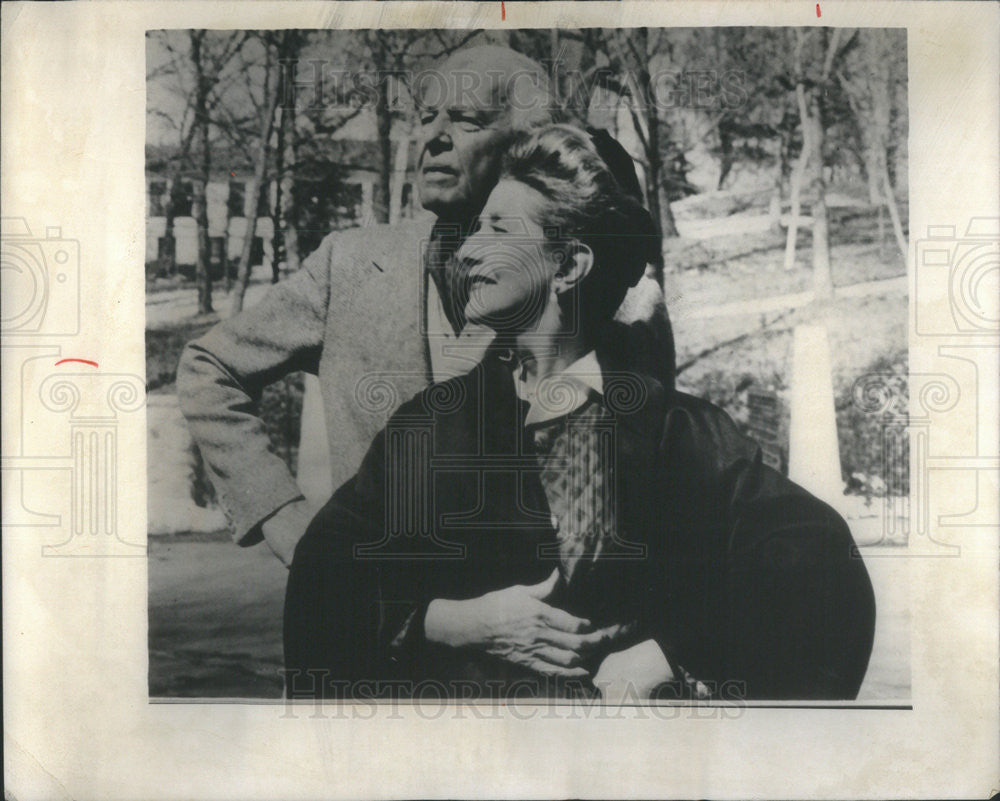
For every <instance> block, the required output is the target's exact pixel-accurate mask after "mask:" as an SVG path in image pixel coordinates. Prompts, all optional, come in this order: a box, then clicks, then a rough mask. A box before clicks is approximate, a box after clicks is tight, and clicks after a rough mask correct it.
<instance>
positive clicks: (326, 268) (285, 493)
mask: <svg viewBox="0 0 1000 801" xmlns="http://www.w3.org/2000/svg"><path fill="white" fill-rule="evenodd" d="M431 229H432V223H431V222H430V221H429V220H413V221H406V222H403V223H400V224H396V225H378V226H373V227H370V228H360V229H354V230H349V231H343V232H336V233H333V234H330V235H329V236H327V237H326V238H325V239H324V240H323V242H322V244H321V245H320V247H319V248H318V249H317V250H316V251H315V252H313V253H312V254H311V255H310V256H309V257H308V258H307V259H306V260H305V261H304V262H303V266H302V268H301V269H300V270H299V271H298V272H297V273H295V274H294V275H292V276H290V277H288V278H287V279H286V280H284V281H282V282H280V283H278V284H276V285H275V286H274V287H272V288H271V289H270V290H269V292H268V293H267V295H266V297H265V298H264V299H263V300H262V301H261V302H260V303H259V304H257V305H256V306H253V307H252V308H249V309H246V310H245V311H243V312H242V313H240V314H238V315H236V316H234V317H232V318H230V319H228V320H224V321H222V322H220V323H219V324H218V325H216V326H215V327H214V328H212V329H211V330H210V331H209V332H207V333H206V334H205V335H204V336H202V337H201V338H200V339H198V340H196V341H194V342H192V343H190V344H189V345H188V346H187V347H186V349H185V350H184V353H183V354H182V356H181V360H180V365H179V366H178V371H177V392H178V396H179V399H180V405H181V410H182V411H183V413H184V415H185V417H186V418H187V420H188V424H189V426H190V429H191V433H192V435H193V437H194V439H195V441H196V442H197V444H198V446H199V448H200V449H201V454H202V457H203V459H204V461H205V464H206V466H207V469H208V472H209V474H210V476H211V477H212V481H213V484H214V485H215V488H216V491H217V494H218V498H219V502H220V505H221V507H222V509H223V511H224V512H225V513H226V516H227V518H228V519H229V521H230V525H231V528H232V530H233V534H234V537H235V539H236V540H237V542H240V543H241V544H244V545H249V544H253V543H255V542H259V541H260V539H261V532H260V523H261V522H262V521H263V520H265V519H266V518H267V517H269V516H270V515H271V514H273V513H274V512H275V511H277V510H278V509H280V508H281V507H282V506H284V505H285V504H287V503H289V502H290V501H292V500H294V499H296V498H298V497H301V490H300V489H299V487H298V486H297V484H296V482H295V479H294V477H293V476H292V475H291V473H290V472H289V470H288V468H287V467H286V465H285V463H284V462H283V461H282V460H281V459H280V458H279V457H278V456H277V455H275V454H274V453H271V452H270V450H269V448H268V437H267V434H266V432H265V427H264V423H263V421H262V420H261V418H260V416H259V413H258V409H257V402H258V400H259V397H260V394H261V392H262V391H263V389H264V387H265V386H266V385H268V384H269V383H272V382H274V381H276V380H277V379H279V378H281V377H282V376H284V375H287V374H288V373H291V372H294V371H297V370H303V371H306V372H309V373H313V374H315V375H317V376H318V378H319V384H320V388H321V395H322V401H323V408H324V413H325V418H326V430H327V434H328V438H329V447H330V453H331V466H332V479H333V486H334V487H337V486H339V485H340V484H341V483H343V482H344V481H346V480H347V479H348V478H349V477H350V476H351V475H353V473H354V472H355V471H356V470H357V468H358V465H359V464H360V463H361V459H362V457H363V456H364V454H365V451H366V450H367V449H368V446H369V444H370V443H371V440H372V438H373V437H374V436H375V434H376V433H377V432H378V431H379V429H380V428H381V427H382V426H383V425H384V424H385V422H386V419H387V417H388V415H389V414H391V413H392V412H393V411H395V409H396V408H397V407H398V406H399V404H400V403H402V402H403V401H404V400H406V399H407V398H409V397H411V396H413V395H414V394H415V393H417V392H419V391H420V390H421V389H422V388H424V387H425V386H427V385H428V384H429V383H430V381H431V379H432V375H431V368H430V360H429V351H428V349H429V348H431V347H442V345H443V343H442V342H440V341H438V342H435V341H429V339H428V336H427V331H426V325H425V320H424V317H425V315H424V311H425V297H426V295H425V293H426V291H427V274H426V270H425V269H424V261H423V255H424V252H425V250H426V247H427V244H428V241H429V237H430V235H431ZM618 319H619V320H620V321H621V325H622V326H623V327H624V328H625V329H627V331H628V332H629V333H630V334H631V335H632V338H633V339H632V345H631V347H632V348H633V350H634V351H635V352H636V354H638V355H639V356H637V357H641V358H644V359H645V361H646V362H647V363H648V364H650V365H652V366H654V367H658V368H659V369H660V370H661V371H662V372H663V373H664V374H665V375H670V374H671V373H672V369H673V341H672V337H671V334H670V330H669V322H668V320H667V316H666V309H665V307H664V304H663V297H662V293H661V292H660V290H659V288H658V286H657V285H656V283H655V281H653V280H652V279H650V278H644V279H642V281H641V282H640V284H639V285H638V286H637V287H635V288H633V289H632V290H630V292H629V295H628V296H627V297H626V299H625V302H624V303H623V304H622V307H621V309H620V310H619V314H618ZM479 356H481V354H478V355H477V356H476V358H477V359H478V358H479Z"/></svg>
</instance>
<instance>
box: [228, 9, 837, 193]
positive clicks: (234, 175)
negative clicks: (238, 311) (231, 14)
mask: <svg viewBox="0 0 1000 801" xmlns="http://www.w3.org/2000/svg"><path fill="white" fill-rule="evenodd" d="M817 8H819V6H817ZM229 174H230V175H231V176H233V178H235V177H236V173H235V172H230V173H229Z"/></svg>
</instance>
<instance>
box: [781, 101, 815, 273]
mask: <svg viewBox="0 0 1000 801" xmlns="http://www.w3.org/2000/svg"><path fill="white" fill-rule="evenodd" d="M795 94H796V97H797V98H799V110H800V112H802V110H803V109H805V108H806V103H805V89H804V88H803V86H802V84H801V83H799V84H798V85H797V86H796V87H795ZM801 119H802V123H801V126H802V152H801V153H799V158H798V160H797V161H796V162H795V166H794V167H793V168H792V177H791V180H790V182H789V188H788V194H789V201H790V208H789V212H788V213H789V220H788V236H787V238H786V239H785V263H784V267H785V271H786V272H790V271H792V270H794V269H795V247H796V245H797V244H798V238H799V218H800V217H801V215H802V181H803V178H804V176H805V172H806V165H807V164H808V163H809V151H810V148H811V145H812V143H811V142H810V140H809V133H808V132H807V126H806V123H805V117H802V118H801Z"/></svg>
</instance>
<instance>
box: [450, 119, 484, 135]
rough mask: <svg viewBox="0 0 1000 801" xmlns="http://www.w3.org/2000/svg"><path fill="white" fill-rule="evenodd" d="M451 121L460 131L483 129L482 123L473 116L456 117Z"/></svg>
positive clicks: (470, 131)
mask: <svg viewBox="0 0 1000 801" xmlns="http://www.w3.org/2000/svg"><path fill="white" fill-rule="evenodd" d="M453 122H454V123H455V126H456V127H457V128H458V129H459V130H461V131H467V132H469V133H472V132H474V131H481V130H482V129H483V124H482V122H480V121H479V120H478V119H476V118H475V117H466V116H461V117H456V118H455V119H454V120H453Z"/></svg>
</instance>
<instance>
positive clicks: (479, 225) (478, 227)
mask: <svg viewBox="0 0 1000 801" xmlns="http://www.w3.org/2000/svg"><path fill="white" fill-rule="evenodd" d="M482 230H483V221H482V220H480V219H479V218H478V217H476V219H475V220H474V221H473V223H472V231H470V235H471V234H478V233H479V232H480V231H482Z"/></svg>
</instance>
